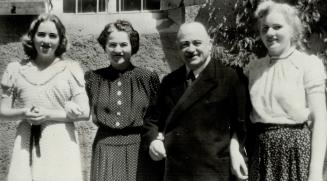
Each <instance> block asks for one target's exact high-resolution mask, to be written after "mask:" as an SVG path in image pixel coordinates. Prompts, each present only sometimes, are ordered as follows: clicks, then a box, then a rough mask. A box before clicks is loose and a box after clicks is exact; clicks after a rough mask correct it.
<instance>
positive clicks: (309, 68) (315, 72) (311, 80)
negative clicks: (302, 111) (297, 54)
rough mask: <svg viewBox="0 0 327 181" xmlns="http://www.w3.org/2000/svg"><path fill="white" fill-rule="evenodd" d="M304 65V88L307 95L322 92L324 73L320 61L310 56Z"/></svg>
mask: <svg viewBox="0 0 327 181" xmlns="http://www.w3.org/2000/svg"><path fill="white" fill-rule="evenodd" d="M308 57H309V58H308V59H307V60H306V61H305V65H304V77H303V79H304V87H305V89H306V92H307V94H311V93H314V92H324V86H323V85H324V83H325V79H326V72H325V67H324V64H323V63H322V60H321V59H319V58H318V57H317V56H314V55H311V56H308Z"/></svg>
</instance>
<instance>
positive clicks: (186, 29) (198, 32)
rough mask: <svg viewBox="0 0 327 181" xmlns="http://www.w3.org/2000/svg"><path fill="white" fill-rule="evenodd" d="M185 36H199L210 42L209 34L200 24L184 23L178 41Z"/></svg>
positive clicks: (179, 31) (178, 34) (178, 33)
mask: <svg viewBox="0 0 327 181" xmlns="http://www.w3.org/2000/svg"><path fill="white" fill-rule="evenodd" d="M185 34H192V35H194V36H199V37H200V38H201V39H203V40H204V39H206V40H208V41H209V40H210V37H209V35H208V32H207V30H206V28H205V27H204V26H203V24H201V23H199V22H192V23H184V24H182V25H181V27H180V28H179V30H178V32H177V40H179V39H180V38H182V36H184V35H185Z"/></svg>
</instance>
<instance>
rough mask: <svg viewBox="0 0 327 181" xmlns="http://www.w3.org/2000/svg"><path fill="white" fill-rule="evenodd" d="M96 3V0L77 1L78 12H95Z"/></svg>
mask: <svg viewBox="0 0 327 181" xmlns="http://www.w3.org/2000/svg"><path fill="white" fill-rule="evenodd" d="M96 5H97V1H96V0H78V12H80V13H86V12H96V10H97V6H96Z"/></svg>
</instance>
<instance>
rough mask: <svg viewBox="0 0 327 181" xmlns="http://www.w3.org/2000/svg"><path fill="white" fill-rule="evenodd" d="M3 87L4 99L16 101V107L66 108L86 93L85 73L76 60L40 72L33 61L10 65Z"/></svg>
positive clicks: (14, 104)
mask: <svg viewBox="0 0 327 181" xmlns="http://www.w3.org/2000/svg"><path fill="white" fill-rule="evenodd" d="M1 88H2V97H11V98H12V99H13V107H17V108H22V107H31V106H33V105H34V106H41V107H45V108H48V109H63V108H64V105H65V102H67V101H70V100H72V98H73V97H74V96H76V95H79V94H81V93H84V92H85V81H84V73H83V70H82V69H81V68H80V66H79V64H78V63H77V62H74V61H72V60H59V61H56V63H54V64H52V65H51V66H49V67H48V68H46V69H45V70H42V71H40V70H38V68H37V67H36V66H35V65H34V64H33V62H32V61H30V60H28V59H26V60H25V59H24V60H22V61H15V62H11V63H9V64H8V66H7V68H6V70H5V72H4V74H3V76H2V80H1Z"/></svg>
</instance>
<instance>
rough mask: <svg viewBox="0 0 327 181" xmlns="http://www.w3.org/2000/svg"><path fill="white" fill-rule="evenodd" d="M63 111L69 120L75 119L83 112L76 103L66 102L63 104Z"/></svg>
mask: <svg viewBox="0 0 327 181" xmlns="http://www.w3.org/2000/svg"><path fill="white" fill-rule="evenodd" d="M65 111H66V114H67V117H68V118H69V119H76V118H78V117H79V116H81V115H83V111H82V109H81V108H80V106H78V105H77V104H76V103H74V102H72V101H68V102H66V103H65Z"/></svg>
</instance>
